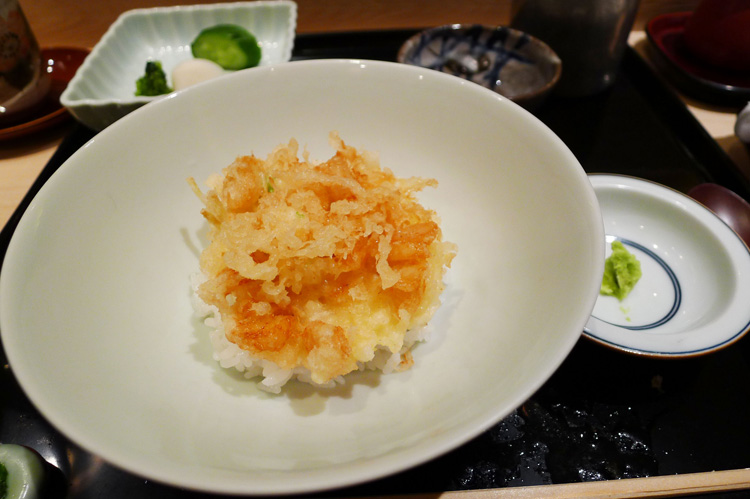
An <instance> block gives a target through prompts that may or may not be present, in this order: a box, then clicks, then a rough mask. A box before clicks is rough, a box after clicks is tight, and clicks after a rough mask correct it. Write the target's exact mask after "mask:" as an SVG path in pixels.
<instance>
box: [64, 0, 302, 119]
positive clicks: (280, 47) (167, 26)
mask: <svg viewBox="0 0 750 499" xmlns="http://www.w3.org/2000/svg"><path fill="white" fill-rule="evenodd" d="M220 23H231V24H237V25H240V26H243V27H244V28H246V29H248V30H249V31H250V32H251V33H253V35H255V37H256V38H257V40H258V43H259V44H260V46H261V51H262V56H261V61H260V65H261V66H267V65H272V64H278V63H280V62H286V61H289V60H290V59H291V57H292V48H293V46H294V33H295V29H296V27H297V4H295V3H294V2H292V1H290V0H270V1H254V2H236V3H220V4H213V5H189V6H177V7H156V8H152V9H134V10H130V11H128V12H125V13H124V14H122V15H121V16H120V17H119V18H118V19H117V21H115V22H114V23H113V24H112V25H111V26H110V27H109V29H108V30H107V32H106V33H105V34H104V36H103V37H102V39H101V40H100V41H99V43H97V44H96V46H95V47H94V49H93V50H92V52H91V54H90V55H89V56H88V57H87V58H86V60H85V61H84V63H83V65H82V66H81V68H80V69H79V70H78V71H77V73H76V75H75V76H74V77H73V79H72V80H71V82H70V84H69V85H68V87H67V88H66V89H65V91H64V92H63V94H62V95H61V96H60V102H61V103H62V105H63V106H65V107H66V108H68V110H69V111H70V112H71V114H73V116H75V117H76V119H78V120H79V121H80V122H82V123H83V124H85V125H86V126H88V127H90V128H92V129H94V130H97V131H99V130H102V129H103V128H105V127H107V126H108V125H110V124H111V123H113V122H114V121H116V120H118V119H120V118H122V117H123V116H125V115H126V114H128V113H129V112H131V111H133V110H134V109H137V108H139V107H141V106H143V105H144V104H147V103H149V102H151V101H153V100H157V99H160V98H162V96H158V97H143V96H141V97H136V96H135V82H136V80H137V79H138V78H139V77H141V76H142V75H143V72H144V68H145V66H146V62H147V61H151V60H156V61H160V62H161V63H162V67H163V68H164V71H165V72H166V74H167V77H168V78H171V73H172V69H173V68H174V67H175V66H176V65H177V64H179V63H180V62H182V61H184V60H186V59H190V58H192V54H191V52H190V43H191V42H192V41H193V40H194V39H195V37H196V36H197V35H198V33H200V31H201V30H202V29H203V28H207V27H209V26H214V25H216V24H220ZM170 81H171V80H170Z"/></svg>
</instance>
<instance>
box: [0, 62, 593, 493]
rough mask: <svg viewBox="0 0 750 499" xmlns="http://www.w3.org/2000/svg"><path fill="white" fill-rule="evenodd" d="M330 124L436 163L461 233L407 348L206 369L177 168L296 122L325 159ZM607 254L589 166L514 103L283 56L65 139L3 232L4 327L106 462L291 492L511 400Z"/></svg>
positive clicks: (260, 140)
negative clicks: (315, 362)
mask: <svg viewBox="0 0 750 499" xmlns="http://www.w3.org/2000/svg"><path fill="white" fill-rule="evenodd" d="M248 89H252V91H248ZM331 130H338V131H339V132H340V134H341V136H342V138H343V139H344V140H345V141H346V142H347V143H349V144H352V145H354V146H355V147H357V148H359V149H365V150H370V151H377V152H378V153H379V155H380V161H381V164H382V165H383V166H384V167H388V168H390V169H392V170H393V171H394V172H395V173H396V174H397V175H399V176H402V177H409V176H413V175H418V176H426V177H433V178H436V179H437V180H438V181H439V183H440V185H439V187H438V188H436V189H430V190H428V191H426V192H424V193H423V195H422V196H421V198H420V199H421V201H422V202H423V203H424V204H425V205H426V206H428V207H431V208H433V209H435V210H436V211H437V212H438V215H439V216H440V217H441V218H442V228H443V232H444V237H445V239H447V240H449V241H452V242H455V243H457V245H458V256H457V257H456V259H455V260H454V262H453V266H452V268H451V269H450V270H449V272H448V274H447V277H446V283H447V288H446V290H445V292H444V294H443V296H442V300H443V305H442V307H441V308H440V310H439V311H438V312H437V315H436V316H435V318H434V320H433V321H432V328H433V332H432V338H431V339H430V341H428V342H427V343H425V344H422V345H420V346H419V347H417V348H416V349H415V351H414V357H415V366H414V367H413V368H412V369H410V370H409V371H407V372H403V373H398V374H392V375H377V374H376V373H374V372H368V373H354V374H353V375H351V376H350V377H349V378H348V380H347V383H346V384H345V385H343V386H342V387H340V388H339V389H336V390H333V391H326V390H316V389H314V388H312V387H310V386H308V385H302V384H299V383H296V382H293V383H291V384H289V385H287V386H286V387H285V388H284V391H283V392H282V393H281V395H279V396H273V395H269V394H267V393H264V392H261V391H259V390H258V389H257V388H256V386H255V383H254V382H252V381H248V380H245V379H243V378H242V377H241V376H237V375H236V373H234V372H230V371H227V370H223V369H221V368H220V367H219V366H218V364H217V363H216V362H215V361H214V360H213V359H212V358H211V346H210V343H209V339H208V336H207V335H208V329H207V328H206V327H205V326H204V325H202V324H201V322H200V321H199V320H197V319H195V318H194V317H193V312H192V309H191V304H190V294H191V293H190V284H189V276H190V274H192V273H193V272H195V271H196V270H197V269H198V254H199V252H200V251H201V248H202V246H203V244H204V242H203V241H202V240H201V239H200V238H199V236H198V235H197V234H198V233H199V232H200V231H202V230H204V229H205V225H204V221H203V218H202V216H201V215H200V210H201V204H200V202H199V200H198V199H197V198H196V197H195V195H194V194H193V193H192V192H191V190H190V187H189V186H188V184H187V182H186V180H185V179H186V177H188V176H193V177H195V178H196V179H197V180H198V181H199V182H201V183H202V180H203V179H205V178H207V177H208V176H209V175H210V174H212V173H216V172H219V171H221V169H222V168H224V167H226V166H227V165H229V164H230V163H231V162H232V161H233V160H234V159H235V157H236V156H237V155H240V154H250V153H255V154H257V155H260V156H265V155H266V154H267V153H268V152H270V151H271V149H272V148H273V147H275V146H277V145H278V144H280V143H284V142H286V141H288V140H289V139H290V138H292V137H294V138H296V139H297V140H298V141H299V143H300V144H301V146H307V148H308V150H309V152H310V155H311V157H312V158H317V159H321V160H323V159H327V158H328V157H330V156H331V154H332V153H333V151H332V150H331V149H330V147H329V145H328V133H329V131H331ZM603 262H604V232H603V227H602V222H601V217H600V213H599V208H598V204H597V201H596V197H595V195H594V191H593V189H592V187H591V184H590V183H589V181H588V178H587V176H586V175H585V173H584V172H583V170H582V168H581V167H580V165H579V164H578V163H577V161H576V159H575V158H574V156H573V155H572V154H571V152H570V151H569V150H568V149H567V148H566V147H565V146H564V144H563V143H562V142H561V141H560V140H559V139H558V138H557V137H556V136H555V135H554V134H553V133H552V132H551V131H550V130H549V129H548V128H546V127H545V126H544V125H543V124H542V123H541V122H540V121H538V120H537V119H536V118H534V117H533V116H532V115H531V114H529V113H528V112H526V111H524V110H523V109H522V108H520V107H519V106H517V105H516V104H514V103H512V102H510V101H508V100H507V99H505V98H503V97H501V96H499V95H497V94H496V93H494V92H491V91H490V90H487V89H485V88H482V87H480V86H478V85H475V84H473V83H470V82H467V81H465V80H461V79H458V78H455V77H452V76H448V75H445V74H442V73H439V72H436V71H432V70H428V69H424V68H418V67H414V66H407V65H402V64H396V63H384V62H370V61H342V60H328V61H326V60H322V61H304V62H290V63H285V64H281V65H278V66H272V67H264V68H256V69H251V70H247V71H241V72H238V73H236V74H234V75H229V76H227V77H224V78H220V79H217V80H214V81H210V82H207V83H205V84H203V85H199V86H196V87H191V88H188V89H186V90H185V91H180V92H176V93H175V94H174V95H173V97H172V98H169V99H163V100H160V101H157V102H155V103H153V104H150V105H148V106H144V107H143V108H141V109H139V110H137V111H135V112H133V113H131V114H130V115H128V116H126V117H125V118H123V119H121V120H119V121H117V122H116V123H114V124H113V125H112V126H110V127H108V128H107V129H105V130H104V131H103V132H101V133H100V134H99V135H97V136H96V137H95V138H94V139H93V140H92V141H91V142H90V143H89V144H88V145H86V146H85V147H83V148H82V149H81V150H79V151H78V152H76V153H75V154H74V155H73V156H72V157H71V158H70V159H69V160H68V161H67V162H66V163H65V164H64V165H63V166H62V167H61V168H60V169H59V171H57V172H56V173H55V174H54V175H53V176H52V178H51V179H50V180H49V181H48V183H47V184H46V185H45V186H44V187H43V188H42V190H41V191H40V192H39V194H38V196H37V197H36V198H35V199H34V200H33V202H32V203H31V205H30V206H29V209H28V210H27V212H26V213H25V215H24V217H23V219H22V220H21V222H20V224H19V226H18V229H17V230H16V232H15V234H14V236H13V239H12V241H11V243H10V245H9V247H8V252H7V257H6V260H5V265H4V266H3V270H2V275H1V276H0V297H1V300H0V320H1V321H2V322H0V329H1V330H2V340H3V343H4V345H5V349H6V353H7V356H8V359H9V361H10V364H11V367H12V369H13V372H14V373H15V375H16V376H17V378H18V380H19V382H20V383H21V385H22V386H23V388H24V390H25V391H26V393H27V394H28V396H29V397H30V398H31V400H32V401H33V402H34V404H35V405H36V406H37V407H38V408H39V409H40V410H41V412H42V413H43V414H44V415H45V416H46V417H47V418H48V419H49V420H50V421H51V422H52V423H53V424H54V425H55V426H56V427H57V428H59V429H60V430H62V431H63V432H64V433H65V434H66V435H68V436H69V437H70V438H71V439H73V440H74V441H75V442H77V443H78V444H80V445H81V446H83V447H84V448H86V449H89V450H90V451H92V452H93V453H95V454H97V455H99V456H101V457H103V458H104V459H106V460H108V461H110V462H112V463H114V464H115V465H117V466H120V467H122V468H124V469H126V470H129V471H131V472H133V473H136V474H139V475H143V476H145V477H148V478H151V479H154V480H158V481H160V482H165V483H169V484H173V485H177V486H180V487H187V488H191V489H198V490H205V491H212V492H229V493H245V494H248V493H258V494H260V493H279V492H287V493H292V492H302V491H311V490H320V489H326V488H331V487H337V486H344V485H348V484H354V483H359V482H362V481H365V480H369V479H373V478H376V477H381V476H384V475H387V474H390V473H393V472H396V471H399V470H403V469H405V468H408V467H410V466H413V465H416V464H418V463H422V462H424V461H426V460H428V459H430V458H433V457H435V456H437V455H439V454H441V453H444V452H446V451H448V450H450V449H452V448H455V447H456V446H458V445H460V444H462V443H464V442H466V441H467V440H469V439H470V438H472V437H474V436H476V435H478V434H479V433H480V432H482V431H483V430H485V429H487V428H488V427H490V426H491V425H492V424H494V423H495V422H497V421H498V420H500V419H501V418H502V417H504V416H506V415H507V414H509V413H510V412H511V411H512V410H514V409H515V408H516V407H518V406H519V405H520V404H522V403H523V402H524V401H525V400H526V399H527V398H528V397H529V396H530V395H532V394H533V393H534V392H535V391H536V390H537V389H538V388H539V387H540V386H541V385H542V384H543V383H544V382H545V381H546V380H547V379H548V377H549V376H550V375H551V374H552V373H553V372H554V371H555V369H556V368H557V367H558V366H559V365H560V363H561V362H562V361H563V359H564V358H565V357H566V356H567V355H568V353H569V351H570V350H571V349H572V347H573V346H574V344H575V343H576V341H577V340H578V339H579V338H580V336H581V331H582V329H583V326H584V324H585V323H586V320H587V319H588V317H589V314H590V312H591V310H592V308H593V305H594V302H595V300H596V296H597V293H598V290H599V284H600V281H601V273H602V268H603Z"/></svg>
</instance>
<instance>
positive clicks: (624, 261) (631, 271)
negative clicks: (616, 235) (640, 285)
mask: <svg viewBox="0 0 750 499" xmlns="http://www.w3.org/2000/svg"><path fill="white" fill-rule="evenodd" d="M641 275H642V272H641V262H639V261H638V260H637V259H636V257H635V255H633V254H632V253H630V252H629V251H628V250H627V249H625V246H624V245H623V244H622V243H621V242H620V241H613V242H612V254H611V255H610V256H609V258H607V260H606V261H605V262H604V277H602V287H601V290H600V293H601V294H603V295H607V296H614V297H616V298H617V299H618V300H620V301H622V300H624V299H625V297H626V296H628V294H630V292H631V291H632V290H633V288H634V287H635V285H636V283H637V282H638V280H639V279H640V278H641Z"/></svg>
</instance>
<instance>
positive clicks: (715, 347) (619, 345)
mask: <svg viewBox="0 0 750 499" xmlns="http://www.w3.org/2000/svg"><path fill="white" fill-rule="evenodd" d="M597 320H599V319H597ZM602 322H604V321H602ZM584 329H585V331H586V333H587V334H588V335H589V337H590V338H591V339H593V340H596V341H598V342H600V343H605V344H607V345H611V346H613V347H617V348H618V349H621V350H626V351H628V352H633V353H643V354H653V355H661V356H664V357H686V356H690V355H697V354H701V353H705V352H711V351H714V350H718V349H719V348H721V347H723V346H724V345H728V344H730V343H733V342H734V341H735V340H736V339H737V338H738V337H740V336H742V335H743V334H744V333H745V332H746V331H747V330H748V329H750V321H748V322H747V324H745V325H744V326H743V327H742V328H740V330H739V331H737V333H735V334H734V335H733V336H731V337H730V338H727V339H725V340H724V341H722V342H721V343H716V344H715V345H711V346H707V347H703V348H696V349H695V350H686V351H684V352H669V351H662V350H647V349H644V348H633V347H629V346H627V345H623V344H622V343H617V342H615V341H610V340H605V339H604V338H602V337H600V336H596V335H594V334H592V333H591V332H590V331H589V329H588V328H584Z"/></svg>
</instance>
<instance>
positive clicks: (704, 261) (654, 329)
mask: <svg viewBox="0 0 750 499" xmlns="http://www.w3.org/2000/svg"><path fill="white" fill-rule="evenodd" d="M591 183H592V184H593V186H594V190H595V191H596V195H597V197H598V199H599V204H600V206H601V210H602V216H603V218H604V227H605V231H606V233H607V241H608V245H607V246H608V247H607V255H609V254H610V248H609V244H610V243H611V241H613V240H615V239H619V240H621V241H622V242H623V244H624V245H625V247H626V248H627V249H628V250H629V251H630V252H631V253H633V254H634V255H635V256H636V258H638V260H639V261H640V262H641V268H642V272H643V276H642V277H641V280H640V281H639V282H638V283H637V284H636V286H635V288H633V291H632V292H631V293H630V294H629V295H628V296H627V297H626V298H625V299H624V300H623V301H622V302H620V301H618V300H617V299H616V298H614V297H611V296H600V297H599V299H598V300H597V302H596V306H595V307H594V311H593V313H592V318H591V320H590V321H589V322H588V324H587V325H586V329H585V334H587V335H588V336H589V337H590V338H592V339H594V340H596V341H598V342H600V343H603V344H605V345H607V346H610V347H614V348H617V349H620V350H624V351H627V352H630V353H635V354H638V355H645V356H654V357H687V356H695V355H701V354H706V353H709V352H713V351H715V350H718V349H720V348H724V347H726V346H727V345H729V344H731V343H733V342H735V341H737V340H738V339H739V338H741V337H742V336H743V335H744V334H745V333H746V332H747V331H748V329H749V328H750V306H749V305H748V304H750V251H748V248H747V246H745V244H744V242H743V241H742V239H740V237H739V236H738V235H737V234H735V232H734V231H732V229H730V228H729V226H728V225H726V224H725V223H724V222H723V221H722V220H721V219H720V218H719V217H717V216H716V215H715V214H713V213H712V212H711V211H709V210H708V209H707V208H705V207H704V206H703V205H701V204H700V203H698V202H696V201H695V200H693V199H691V198H689V197H687V196H686V195H684V194H682V193H680V192H677V191H675V190H673V189H670V188H668V187H665V186H663V185H659V184H656V183H654V182H650V181H647V180H641V179H637V178H632V177H627V176H621V175H592V176H591Z"/></svg>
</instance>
